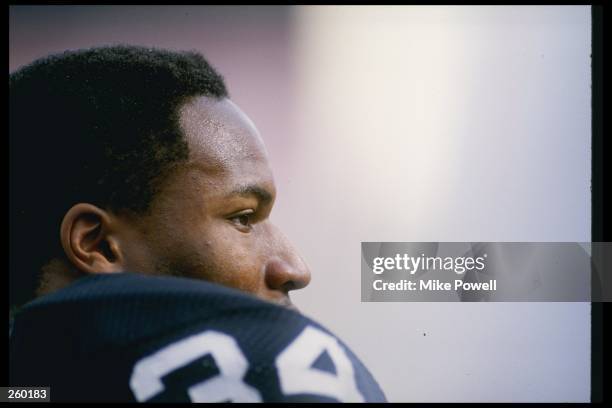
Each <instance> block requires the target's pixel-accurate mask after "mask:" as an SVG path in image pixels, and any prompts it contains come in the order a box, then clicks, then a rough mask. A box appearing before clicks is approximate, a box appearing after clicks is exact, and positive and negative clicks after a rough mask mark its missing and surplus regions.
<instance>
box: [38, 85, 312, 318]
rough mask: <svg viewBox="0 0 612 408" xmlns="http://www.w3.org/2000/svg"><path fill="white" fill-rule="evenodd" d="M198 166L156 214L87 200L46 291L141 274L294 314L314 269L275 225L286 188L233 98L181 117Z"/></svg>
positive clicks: (64, 236) (169, 187)
mask: <svg viewBox="0 0 612 408" xmlns="http://www.w3.org/2000/svg"><path fill="white" fill-rule="evenodd" d="M179 118H180V120H179V123H180V126H181V128H182V130H183V133H184V136H185V139H186V140H187V143H188V146H189V159H188V161H187V162H184V163H180V164H179V165H178V166H177V167H176V168H175V169H174V170H173V171H172V172H171V174H170V175H169V176H168V177H167V178H166V179H165V180H164V182H163V184H162V188H161V190H160V191H159V192H158V193H157V194H156V196H155V197H154V198H153V201H152V202H151V207H150V211H149V213H147V214H145V215H134V214H128V213H121V214H118V213H114V212H112V211H108V210H105V209H101V208H99V207H96V206H94V205H92V204H88V203H78V204H76V205H74V206H73V207H72V208H70V210H68V212H67V213H66V214H65V217H64V219H63V222H62V225H61V234H60V235H61V242H62V246H63V248H64V251H65V255H66V261H64V262H61V261H58V260H55V261H54V262H52V263H50V264H49V265H47V267H46V270H45V272H46V273H45V278H44V279H43V282H42V284H41V288H40V290H39V294H45V293H48V292H50V291H52V290H55V289H58V288H60V287H62V286H65V285H66V284H69V283H70V282H72V281H73V280H74V279H76V278H78V277H79V276H83V274H93V273H119V272H124V271H130V272H140V273H144V274H150V275H175V276H183V277H189V278H196V279H202V280H206V281H210V282H215V283H219V284H222V285H225V286H229V287H233V288H236V289H239V290H242V291H244V292H248V293H251V294H253V295H255V296H257V297H259V298H261V299H264V300H267V301H270V302H274V303H276V304H279V305H283V306H287V307H290V308H292V307H293V306H292V305H291V302H290V300H289V291H291V290H295V289H300V288H303V287H305V286H306V285H308V283H309V281H310V271H309V269H308V267H307V266H306V264H305V263H304V261H303V260H302V258H301V257H300V256H299V255H298V254H297V252H296V251H295V249H294V248H293V247H292V246H291V244H290V243H289V241H288V240H287V238H286V237H285V236H284V235H283V234H282V233H281V232H280V231H279V230H278V229H277V228H276V227H275V226H274V225H272V223H271V222H270V220H269V219H268V217H269V215H270V212H271V210H272V206H273V204H274V199H275V196H276V189H275V185H274V179H273V176H272V171H271V169H270V166H269V163H268V159H267V153H266V151H265V147H264V144H263V141H262V139H261V137H260V136H259V134H258V132H257V130H256V129H255V126H254V125H253V124H252V122H251V121H250V120H249V118H248V117H247V116H246V115H245V114H244V113H243V112H242V111H241V110H240V109H239V108H238V107H237V106H236V105H235V104H234V103H232V102H231V101H230V100H229V99H221V100H216V99H211V98H208V97H204V96H202V97H194V98H191V99H189V100H188V101H187V102H186V103H184V104H183V105H182V106H181V108H180V110H179Z"/></svg>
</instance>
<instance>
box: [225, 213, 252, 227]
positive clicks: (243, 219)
mask: <svg viewBox="0 0 612 408" xmlns="http://www.w3.org/2000/svg"><path fill="white" fill-rule="evenodd" d="M252 217H253V213H246V214H238V215H235V216H233V217H231V218H230V221H232V222H233V223H234V224H236V225H237V226H239V227H241V228H251V227H252Z"/></svg>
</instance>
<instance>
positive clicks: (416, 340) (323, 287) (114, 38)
mask: <svg viewBox="0 0 612 408" xmlns="http://www.w3.org/2000/svg"><path fill="white" fill-rule="evenodd" d="M590 20H591V19H590V7H588V6H542V7H539V6H538V7H536V6H504V7H501V6H500V7H498V6H496V7H487V6H477V7H458V6H451V7H425V6H385V7H374V6H359V7H332V6H291V7H289V6H286V7H283V6H263V7H262V6H259V7H245V6H225V7H221V6H10V8H9V72H12V71H14V70H15V69H17V68H18V67H19V66H21V65H23V64H26V63H28V62H31V61H32V60H34V59H36V58H38V57H42V56H44V55H47V54H49V53H54V52H61V51H64V50H66V49H77V48H83V47H89V46H94V45H104V44H116V43H129V44H136V45H148V46H156V47H164V48H170V49H195V50H197V51H200V52H202V53H203V54H204V56H205V57H206V58H207V59H208V60H209V61H210V62H211V63H212V65H213V66H215V67H216V68H217V69H218V70H219V71H220V72H221V73H222V75H223V76H224V77H225V79H226V81H227V84H228V86H229V90H230V94H231V97H232V99H233V100H234V101H235V102H236V103H237V104H238V105H239V106H240V107H241V108H242V109H243V110H244V111H245V112H246V113H247V114H248V115H249V116H250V117H251V119H252V120H253V121H254V122H255V124H256V125H257V127H258V129H259V131H260V133H261V134H262V136H263V138H264V140H265V141H266V144H267V147H268V151H269V155H270V160H271V164H272V167H273V170H274V172H275V177H276V183H277V189H278V197H277V202H276V206H275V209H274V211H273V212H272V220H273V221H274V222H275V223H276V224H277V225H279V226H280V227H281V229H282V230H284V232H285V233H286V234H287V235H288V236H289V238H291V240H292V241H293V242H294V244H295V246H296V247H297V248H298V249H299V250H300V251H301V252H302V254H303V256H304V258H305V259H306V261H307V262H308V264H309V265H310V267H311V269H312V272H313V277H312V283H311V284H310V286H309V287H308V288H306V289H304V290H302V291H300V292H296V293H295V294H294V295H293V296H292V297H293V299H294V302H295V303H296V304H297V306H299V307H300V309H302V311H303V312H304V313H305V314H306V315H308V316H311V317H313V318H314V319H315V320H318V321H319V322H321V323H323V324H324V325H325V326H327V327H328V328H330V329H331V330H332V331H334V332H335V333H337V334H338V335H339V336H340V337H341V338H342V339H343V340H344V341H345V342H346V343H347V344H348V345H349V346H350V347H351V348H352V349H353V350H354V351H355V352H356V353H357V355H358V356H360V357H361V359H362V360H363V361H364V363H365V364H366V366H368V367H369V368H370V370H371V371H372V373H373V374H374V376H375V377H376V378H377V379H378V381H379V383H380V385H381V387H382V388H383V390H384V391H385V392H386V394H387V397H388V399H389V400H390V401H409V402H444V401H452V402H483V401H492V402H509V401H514V402H527V401H533V402H543V401H547V402H578V401H588V400H589V391H590V304H589V303H361V302H360V293H361V292H360V259H361V258H360V242H361V241H473V242H481V241H577V242H580V241H583V242H588V241H590V165H591V164H590V148H591V146H590V136H591V132H590V129H591V123H590V121H591V119H590V118H591V113H590V84H591V82H590V44H591V43H590V41H591V35H590Z"/></svg>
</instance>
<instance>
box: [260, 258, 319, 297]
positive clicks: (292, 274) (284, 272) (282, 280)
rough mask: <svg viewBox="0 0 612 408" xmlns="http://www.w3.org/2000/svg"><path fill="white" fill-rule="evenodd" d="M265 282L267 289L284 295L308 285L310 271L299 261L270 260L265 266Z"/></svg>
mask: <svg viewBox="0 0 612 408" xmlns="http://www.w3.org/2000/svg"><path fill="white" fill-rule="evenodd" d="M265 280H266V285H267V286H268V288H270V289H272V290H278V291H281V292H284V293H285V294H286V293H288V292H289V291H291V290H297V289H302V288H304V287H306V286H307V285H308V284H309V283H310V270H309V269H308V267H307V266H306V265H305V263H304V262H303V261H302V260H301V259H300V260H299V261H298V262H295V263H292V262H288V261H286V260H283V259H278V258H276V259H270V260H269V261H268V262H267V263H266V266H265Z"/></svg>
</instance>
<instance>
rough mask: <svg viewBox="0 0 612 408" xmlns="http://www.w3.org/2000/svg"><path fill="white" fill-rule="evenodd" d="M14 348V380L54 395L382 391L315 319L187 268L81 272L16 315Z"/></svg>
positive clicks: (311, 396) (271, 395) (207, 396)
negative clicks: (188, 275) (191, 274)
mask: <svg viewBox="0 0 612 408" xmlns="http://www.w3.org/2000/svg"><path fill="white" fill-rule="evenodd" d="M9 359H10V361H9V372H10V385H11V386H41V387H42V386H49V387H51V390H50V397H51V401H84V402H86V401H116V402H119V401H142V402H145V401H150V402H154V401H159V402H163V401H178V402H181V401H185V402H188V401H192V402H224V401H232V402H260V401H262V402H263V401H276V402H293V401H320V402H336V401H347V402H348V401H365V402H377V401H385V397H384V394H383V392H382V391H381V389H380V387H379V386H378V384H377V383H376V381H375V380H374V378H373V377H372V375H371V374H370V373H369V372H368V370H367V369H366V367H365V366H364V365H363V364H362V363H361V362H360V361H359V359H358V358H357V357H356V356H355V355H354V354H353V352H351V350H350V349H349V348H348V347H347V346H346V345H345V344H343V343H342V341H340V340H339V339H338V338H337V337H336V336H334V335H333V334H332V333H331V332H329V331H328V330H327V329H325V328H323V327H322V326H321V325H319V324H317V323H316V322H314V321H312V320H311V319H309V318H307V317H305V316H303V315H301V314H299V313H297V312H295V311H292V310H289V309H286V308H284V307H280V306H277V305H274V304H272V303H269V302H265V301H262V300H260V299H257V298H255V297H253V296H251V295H249V294H245V293H243V292H240V291H237V290H235V289H231V288H227V287H224V286H220V285H216V284H212V283H209V282H203V281H197V280H192V279H185V278H176V277H150V276H144V275H140V274H134V273H120V274H109V275H92V276H88V277H85V278H82V279H79V280H78V281H76V282H75V283H73V284H72V285H70V286H68V287H66V288H64V289H61V290H59V291H57V292H54V293H52V294H49V295H46V296H43V297H41V298H39V299H37V300H35V301H33V302H30V303H29V304H27V305H26V306H24V307H23V308H22V309H21V310H20V311H19V312H18V313H17V314H16V316H15V319H14V324H13V327H12V330H11V335H10V352H9Z"/></svg>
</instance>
